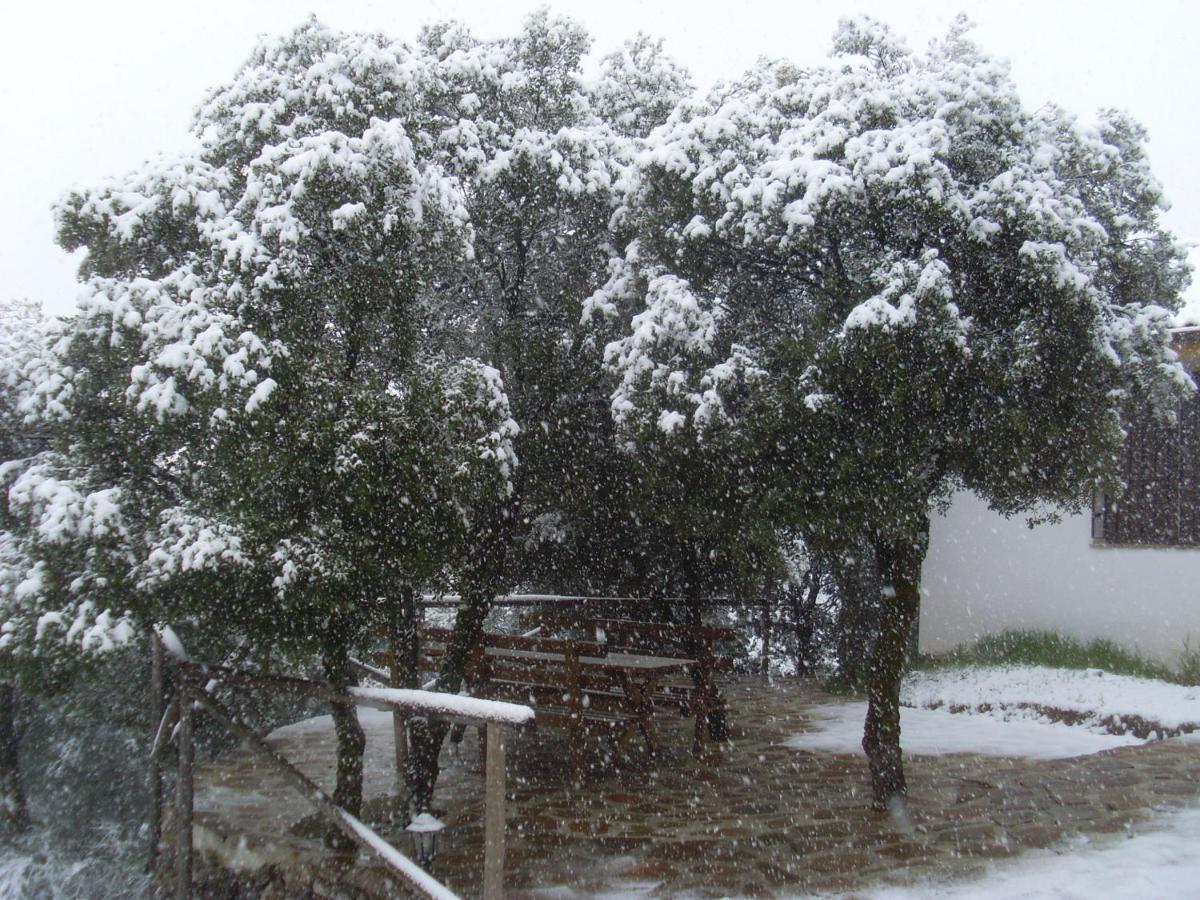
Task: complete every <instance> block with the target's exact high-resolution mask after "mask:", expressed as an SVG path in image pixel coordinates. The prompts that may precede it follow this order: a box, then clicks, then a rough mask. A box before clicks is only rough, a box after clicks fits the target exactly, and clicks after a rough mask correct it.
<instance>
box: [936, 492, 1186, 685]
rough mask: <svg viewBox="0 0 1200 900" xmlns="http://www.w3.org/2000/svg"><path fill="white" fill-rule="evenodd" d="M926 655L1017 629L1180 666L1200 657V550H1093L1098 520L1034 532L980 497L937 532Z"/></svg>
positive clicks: (958, 507)
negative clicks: (1102, 644) (1190, 655)
mask: <svg viewBox="0 0 1200 900" xmlns="http://www.w3.org/2000/svg"><path fill="white" fill-rule="evenodd" d="M922 593H923V597H922V604H921V623H920V632H921V633H920V639H921V649H922V650H923V651H929V652H941V651H945V650H949V649H951V648H952V647H955V646H957V645H959V644H963V643H970V642H973V641H975V640H977V639H979V638H980V637H983V636H984V635H987V634H994V633H996V632H999V631H1005V630H1008V629H1048V630H1053V631H1058V632H1060V633H1063V634H1068V635H1073V636H1075V637H1078V638H1081V639H1084V640H1090V639H1092V638H1108V639H1109V640H1112V641H1115V642H1116V643H1118V644H1120V645H1121V646H1123V647H1126V648H1130V649H1136V650H1138V651H1139V652H1141V653H1142V654H1144V655H1145V656H1148V657H1151V658H1154V659H1158V660H1161V661H1163V662H1166V663H1168V664H1174V663H1176V662H1177V660H1178V655H1179V653H1180V651H1181V650H1183V647H1184V639H1185V638H1189V637H1190V641H1191V646H1192V648H1193V649H1197V648H1200V549H1157V548H1155V549H1139V548H1133V547H1108V546H1094V545H1093V544H1092V541H1091V517H1090V516H1089V515H1079V516H1072V517H1070V518H1067V519H1064V520H1063V521H1062V522H1060V523H1058V524H1055V525H1041V526H1038V527H1037V528H1034V529H1030V528H1029V527H1028V526H1027V525H1026V524H1025V519H1024V518H1023V517H1020V516H1017V517H1014V518H1012V519H1005V518H1004V517H1003V516H1000V515H997V514H996V513H994V512H992V511H991V510H989V509H988V508H987V506H986V504H984V503H983V501H981V500H980V499H979V498H978V497H977V496H975V495H974V494H970V493H963V494H960V495H958V496H957V497H955V499H954V502H953V504H952V505H951V507H950V510H949V511H948V512H947V514H946V515H945V516H935V517H934V519H933V521H932V523H931V527H930V536H929V554H928V556H927V557H926V560H925V567H924V570H923V574H922Z"/></svg>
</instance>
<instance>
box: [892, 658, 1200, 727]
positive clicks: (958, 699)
mask: <svg viewBox="0 0 1200 900" xmlns="http://www.w3.org/2000/svg"><path fill="white" fill-rule="evenodd" d="M900 702H901V703H903V704H904V705H905V706H917V707H933V706H941V705H945V706H948V707H967V708H968V709H972V710H974V709H978V708H979V707H981V706H990V707H992V709H993V711H995V710H996V709H999V708H1003V709H1004V711H1005V713H1006V715H1007V717H1010V718H1011V717H1013V716H1021V715H1028V716H1029V717H1032V718H1037V717H1038V713H1037V712H1036V711H1034V710H1021V709H1019V707H1020V705H1021V704H1027V705H1028V704H1036V705H1038V706H1040V707H1043V708H1053V709H1058V710H1066V711H1069V712H1072V713H1082V714H1085V715H1088V716H1089V717H1090V721H1089V723H1088V724H1089V725H1090V726H1091V727H1094V728H1097V729H1100V728H1102V726H1101V724H1100V723H1101V722H1103V720H1105V719H1120V718H1129V717H1136V718H1140V719H1144V720H1146V721H1148V722H1151V723H1155V724H1157V725H1160V726H1162V727H1164V728H1167V729H1172V730H1176V729H1182V730H1192V728H1198V727H1200V687H1184V686H1182V685H1178V684H1168V683H1167V682H1165V681H1157V680H1155V679H1152V678H1134V677H1132V676H1129V675H1114V674H1112V673H1111V672H1104V671H1101V670H1100V669H1082V670H1077V669H1051V668H1047V667H1045V666H969V667H965V668H956V669H943V670H936V671H924V672H915V673H913V674H912V675H910V676H908V677H907V678H905V680H904V686H903V688H902V689H901V694H900Z"/></svg>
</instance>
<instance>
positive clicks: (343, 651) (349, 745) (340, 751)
mask: <svg viewBox="0 0 1200 900" xmlns="http://www.w3.org/2000/svg"><path fill="white" fill-rule="evenodd" d="M321 662H322V665H323V667H324V669H325V680H326V681H327V682H328V683H329V686H330V687H332V688H335V689H337V690H345V689H346V688H348V687H350V686H351V685H352V684H353V683H354V681H353V675H352V671H351V669H350V648H349V646H348V641H347V640H346V634H345V632H344V630H343V629H340V628H338V627H336V626H334V627H332V628H331V629H330V634H329V635H328V636H327V637H326V641H325V649H324V652H323V657H322V660H321ZM329 706H330V710H331V711H332V713H333V732H334V737H335V738H336V742H337V781H336V783H335V785H334V789H333V802H334V803H336V804H337V805H338V806H340V807H342V808H343V809H345V810H346V811H347V812H348V813H350V814H351V815H353V816H357V815H359V814H360V813H361V812H362V801H363V750H364V748H365V747H366V744H367V739H366V735H365V734H363V730H362V725H360V724H359V721H358V710H357V709H356V708H355V706H354V704H353V703H330V704H329ZM326 842H327V843H328V844H330V845H331V846H336V847H343V846H345V844H346V842H347V839H346V837H345V835H343V834H342V833H341V832H340V831H338V830H336V829H333V830H331V831H330V832H329V833H328V834H327V835H326Z"/></svg>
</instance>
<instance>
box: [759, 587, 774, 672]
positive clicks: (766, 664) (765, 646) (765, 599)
mask: <svg viewBox="0 0 1200 900" xmlns="http://www.w3.org/2000/svg"><path fill="white" fill-rule="evenodd" d="M772 589H773V586H771V585H764V586H763V595H762V601H761V602H760V603H759V607H758V630H759V632H760V633H761V635H762V655H761V656H760V657H759V660H758V674H759V675H762V676H763V677H764V678H765V677H766V676H768V675H770V674H771V590H772Z"/></svg>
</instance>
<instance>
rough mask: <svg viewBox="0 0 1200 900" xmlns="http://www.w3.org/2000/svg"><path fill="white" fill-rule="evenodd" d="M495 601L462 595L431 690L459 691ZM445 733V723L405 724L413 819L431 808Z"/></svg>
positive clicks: (421, 720)
mask: <svg viewBox="0 0 1200 900" xmlns="http://www.w3.org/2000/svg"><path fill="white" fill-rule="evenodd" d="M494 597H495V594H494V593H493V592H491V591H488V592H482V591H474V592H471V593H465V594H463V596H462V603H463V606H462V608H461V609H460V610H459V611H458V615H457V616H456V617H455V620H454V631H453V633H452V634H451V635H450V643H449V645H448V646H447V647H446V655H445V656H444V657H442V667H441V669H440V671H439V672H438V677H437V684H436V685H435V687H434V690H437V691H444V692H446V693H451V694H457V693H458V692H459V690H461V688H462V683H463V678H464V676H465V675H466V671H467V663H468V662H470V658H471V653H472V652H473V650H474V648H475V646H476V645H477V644H478V643H479V638H480V635H481V634H482V633H483V621H484V619H486V618H487V614H488V612H489V611H490V610H491V608H492V600H493V598H494ZM448 731H449V726H448V725H447V724H446V723H445V722H431V721H430V720H429V719H426V718H425V717H424V716H413V717H411V718H410V719H409V720H408V742H409V754H408V791H409V811H410V812H411V813H413V814H414V815H416V814H418V813H423V812H428V811H429V809H430V808H431V806H432V804H433V789H434V787H435V786H436V784H437V779H438V774H439V767H438V755H439V754H440V753H441V751H442V742H443V741H445V739H446V733H447V732H448Z"/></svg>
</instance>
